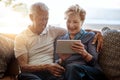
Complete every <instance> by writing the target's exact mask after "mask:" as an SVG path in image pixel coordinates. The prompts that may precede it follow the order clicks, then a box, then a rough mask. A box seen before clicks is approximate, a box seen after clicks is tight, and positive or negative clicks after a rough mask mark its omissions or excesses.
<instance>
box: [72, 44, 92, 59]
mask: <svg viewBox="0 0 120 80" xmlns="http://www.w3.org/2000/svg"><path fill="white" fill-rule="evenodd" d="M72 50H74V51H75V52H76V53H78V54H80V55H81V56H82V57H83V58H84V59H85V60H86V61H90V60H91V59H92V55H91V54H89V53H88V52H87V51H86V49H85V48H84V45H83V44H82V43H81V42H75V43H74V44H73V45H72Z"/></svg>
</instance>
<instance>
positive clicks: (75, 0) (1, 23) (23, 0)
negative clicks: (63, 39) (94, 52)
mask: <svg viewBox="0 0 120 80" xmlns="http://www.w3.org/2000/svg"><path fill="white" fill-rule="evenodd" d="M6 1H12V2H11V5H9V6H7V5H5V0H1V1H0V32H5V31H6V30H7V29H9V32H13V29H14V30H15V33H18V32H21V31H22V30H23V29H24V28H26V27H25V26H27V25H28V24H29V22H30V21H29V18H28V16H27V13H28V10H27V9H28V8H29V6H30V5H31V4H32V3H33V2H38V1H41V2H44V3H45V4H46V5H47V6H48V7H49V9H50V10H49V12H50V16H49V24H52V25H58V26H61V27H64V28H65V21H64V12H65V10H66V9H67V8H68V7H69V6H70V5H73V4H79V5H80V6H82V7H83V8H84V9H85V10H86V12H87V16H86V20H85V23H84V26H86V27H88V26H93V27H92V28H94V29H96V28H98V27H99V28H101V26H111V25H112V26H113V25H114V27H117V28H119V26H120V15H119V13H120V5H119V4H120V0H29V1H28V0H6ZM96 25H97V26H98V27H96ZM119 29H120V28H119ZM6 32H8V31H6Z"/></svg>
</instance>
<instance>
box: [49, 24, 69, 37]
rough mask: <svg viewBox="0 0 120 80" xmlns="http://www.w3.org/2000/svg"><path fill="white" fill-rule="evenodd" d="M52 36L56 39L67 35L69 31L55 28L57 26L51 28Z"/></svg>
mask: <svg viewBox="0 0 120 80" xmlns="http://www.w3.org/2000/svg"><path fill="white" fill-rule="evenodd" d="M50 32H51V33H50V34H51V35H52V36H54V37H55V38H57V37H59V36H62V35H64V34H65V33H67V30H66V29H65V28H61V27H55V26H52V27H51V26H50Z"/></svg>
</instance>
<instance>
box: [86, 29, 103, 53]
mask: <svg viewBox="0 0 120 80" xmlns="http://www.w3.org/2000/svg"><path fill="white" fill-rule="evenodd" d="M86 31H88V32H90V31H91V32H95V33H96V35H95V37H94V40H93V42H92V44H95V43H97V52H99V51H100V50H101V49H102V46H103V37H102V34H101V32H100V31H97V30H91V29H86Z"/></svg>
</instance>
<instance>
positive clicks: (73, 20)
mask: <svg viewBox="0 0 120 80" xmlns="http://www.w3.org/2000/svg"><path fill="white" fill-rule="evenodd" d="M66 25H67V29H68V32H69V33H70V35H75V34H76V33H78V32H79V31H80V29H81V25H82V21H81V19H80V17H79V15H76V14H71V15H69V16H68V17H67V22H66Z"/></svg>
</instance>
